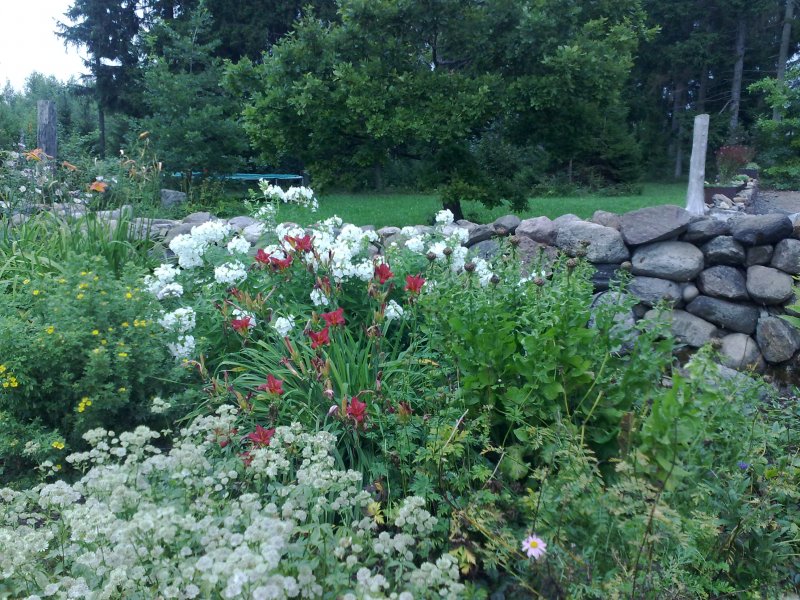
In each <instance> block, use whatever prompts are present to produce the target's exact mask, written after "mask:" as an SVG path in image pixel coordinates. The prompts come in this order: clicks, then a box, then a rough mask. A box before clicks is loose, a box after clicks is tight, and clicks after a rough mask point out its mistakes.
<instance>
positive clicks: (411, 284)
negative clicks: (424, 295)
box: [405, 275, 425, 294]
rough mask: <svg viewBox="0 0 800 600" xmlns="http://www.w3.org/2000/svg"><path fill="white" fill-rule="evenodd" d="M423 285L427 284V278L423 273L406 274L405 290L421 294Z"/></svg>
mask: <svg viewBox="0 0 800 600" xmlns="http://www.w3.org/2000/svg"><path fill="white" fill-rule="evenodd" d="M423 285H425V279H424V278H423V277H422V276H421V275H406V287H405V290H406V291H407V292H410V293H412V294H419V291H420V290H421V289H422V286H423Z"/></svg>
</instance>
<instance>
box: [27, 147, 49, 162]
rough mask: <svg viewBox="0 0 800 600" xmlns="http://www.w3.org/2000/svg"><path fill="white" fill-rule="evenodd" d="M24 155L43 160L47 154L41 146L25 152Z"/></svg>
mask: <svg viewBox="0 0 800 600" xmlns="http://www.w3.org/2000/svg"><path fill="white" fill-rule="evenodd" d="M23 156H24V157H25V158H27V159H28V160H42V159H43V158H44V157H45V156H47V155H46V154H45V153H44V150H42V149H41V148H36V149H34V150H31V151H30V152H25V153H24V154H23Z"/></svg>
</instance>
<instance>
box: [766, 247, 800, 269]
mask: <svg viewBox="0 0 800 600" xmlns="http://www.w3.org/2000/svg"><path fill="white" fill-rule="evenodd" d="M770 265H771V266H773V267H775V268H776V269H780V270H781V271H785V272H787V273H791V274H792V275H798V274H800V240H792V239H786V240H781V241H780V242H778V243H777V244H775V252H774V253H773V255H772V261H770Z"/></svg>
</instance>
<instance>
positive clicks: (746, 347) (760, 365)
mask: <svg viewBox="0 0 800 600" xmlns="http://www.w3.org/2000/svg"><path fill="white" fill-rule="evenodd" d="M719 353H720V359H721V360H722V364H723V365H725V366H726V367H730V368H732V369H738V370H740V371H762V370H763V369H764V366H765V365H764V358H763V357H762V356H761V352H760V351H759V349H758V344H756V341H755V340H754V339H753V338H751V337H750V336H749V335H745V334H744V333H731V334H730V335H726V336H725V337H724V338H722V346H721V347H720V351H719Z"/></svg>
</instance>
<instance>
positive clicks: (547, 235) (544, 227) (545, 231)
mask: <svg viewBox="0 0 800 600" xmlns="http://www.w3.org/2000/svg"><path fill="white" fill-rule="evenodd" d="M516 235H517V236H518V237H526V238H528V239H531V240H533V241H534V242H539V243H540V244H547V245H548V246H552V245H553V244H555V243H556V228H555V226H554V225H553V222H552V221H551V220H550V219H549V218H548V217H536V218H534V219H525V220H524V221H521V222H520V224H519V225H518V226H517V230H516Z"/></svg>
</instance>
